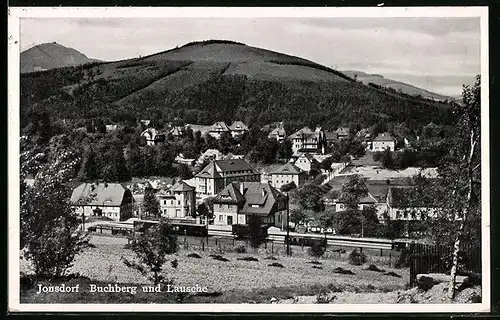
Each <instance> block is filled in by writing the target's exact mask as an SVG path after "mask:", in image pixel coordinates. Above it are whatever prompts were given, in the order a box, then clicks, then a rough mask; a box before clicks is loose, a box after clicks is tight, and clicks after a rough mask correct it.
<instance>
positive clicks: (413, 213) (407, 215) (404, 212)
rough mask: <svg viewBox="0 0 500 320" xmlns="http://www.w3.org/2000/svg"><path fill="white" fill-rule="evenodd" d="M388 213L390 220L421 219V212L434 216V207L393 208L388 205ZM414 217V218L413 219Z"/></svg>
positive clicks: (435, 210) (435, 212)
mask: <svg viewBox="0 0 500 320" xmlns="http://www.w3.org/2000/svg"><path fill="white" fill-rule="evenodd" d="M388 213H389V217H390V219H391V220H405V221H408V220H422V214H424V215H426V216H428V217H435V216H436V214H437V209H436V208H424V207H422V208H398V207H396V208H394V207H388ZM414 218H415V219H414Z"/></svg>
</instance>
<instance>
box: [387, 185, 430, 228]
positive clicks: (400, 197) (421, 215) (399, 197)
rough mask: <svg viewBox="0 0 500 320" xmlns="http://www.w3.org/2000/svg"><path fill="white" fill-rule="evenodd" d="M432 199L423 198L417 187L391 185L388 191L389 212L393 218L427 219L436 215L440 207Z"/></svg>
mask: <svg viewBox="0 0 500 320" xmlns="http://www.w3.org/2000/svg"><path fill="white" fill-rule="evenodd" d="M433 202H434V201H433V200H432V199H422V197H419V196H417V195H416V194H415V188H413V187H408V186H404V187H402V186H397V187H390V188H389V191H388V193H387V213H388V215H389V218H390V219H391V220H425V219H427V218H432V217H435V215H436V213H437V210H438V208H437V207H436V206H435V204H434V203H433Z"/></svg>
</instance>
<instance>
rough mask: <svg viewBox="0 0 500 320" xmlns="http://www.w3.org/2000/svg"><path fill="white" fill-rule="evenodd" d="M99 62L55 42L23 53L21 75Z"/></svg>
mask: <svg viewBox="0 0 500 320" xmlns="http://www.w3.org/2000/svg"><path fill="white" fill-rule="evenodd" d="M97 61H98V60H96V59H91V58H88V57H87V56H86V55H85V54H83V53H81V52H79V51H78V50H76V49H73V48H70V47H65V46H63V45H62V44H59V43H57V42H55V41H54V42H45V43H40V44H37V45H35V46H33V47H31V48H29V49H27V50H25V51H23V52H21V73H27V72H35V71H43V70H48V69H54V68H61V67H69V66H77V65H82V64H86V63H90V62H97Z"/></svg>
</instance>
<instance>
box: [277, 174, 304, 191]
mask: <svg viewBox="0 0 500 320" xmlns="http://www.w3.org/2000/svg"><path fill="white" fill-rule="evenodd" d="M306 179H307V177H306V175H305V174H272V175H271V185H272V186H273V187H275V188H276V189H280V188H281V187H282V186H283V185H285V184H288V183H291V182H295V185H296V186H297V187H298V186H300V185H302V184H304V182H305V180H306Z"/></svg>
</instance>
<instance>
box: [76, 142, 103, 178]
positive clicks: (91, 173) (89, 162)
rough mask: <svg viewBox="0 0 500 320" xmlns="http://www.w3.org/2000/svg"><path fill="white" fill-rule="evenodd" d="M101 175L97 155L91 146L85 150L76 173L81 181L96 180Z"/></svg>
mask: <svg viewBox="0 0 500 320" xmlns="http://www.w3.org/2000/svg"><path fill="white" fill-rule="evenodd" d="M100 177H101V172H100V167H99V163H98V159H97V155H96V153H95V152H94V149H93V148H92V147H90V148H89V150H88V151H87V152H86V154H85V156H84V160H83V164H82V166H81V168H80V172H79V173H78V178H79V179H80V180H82V181H89V182H91V181H96V180H98V179H99V178H100Z"/></svg>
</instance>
